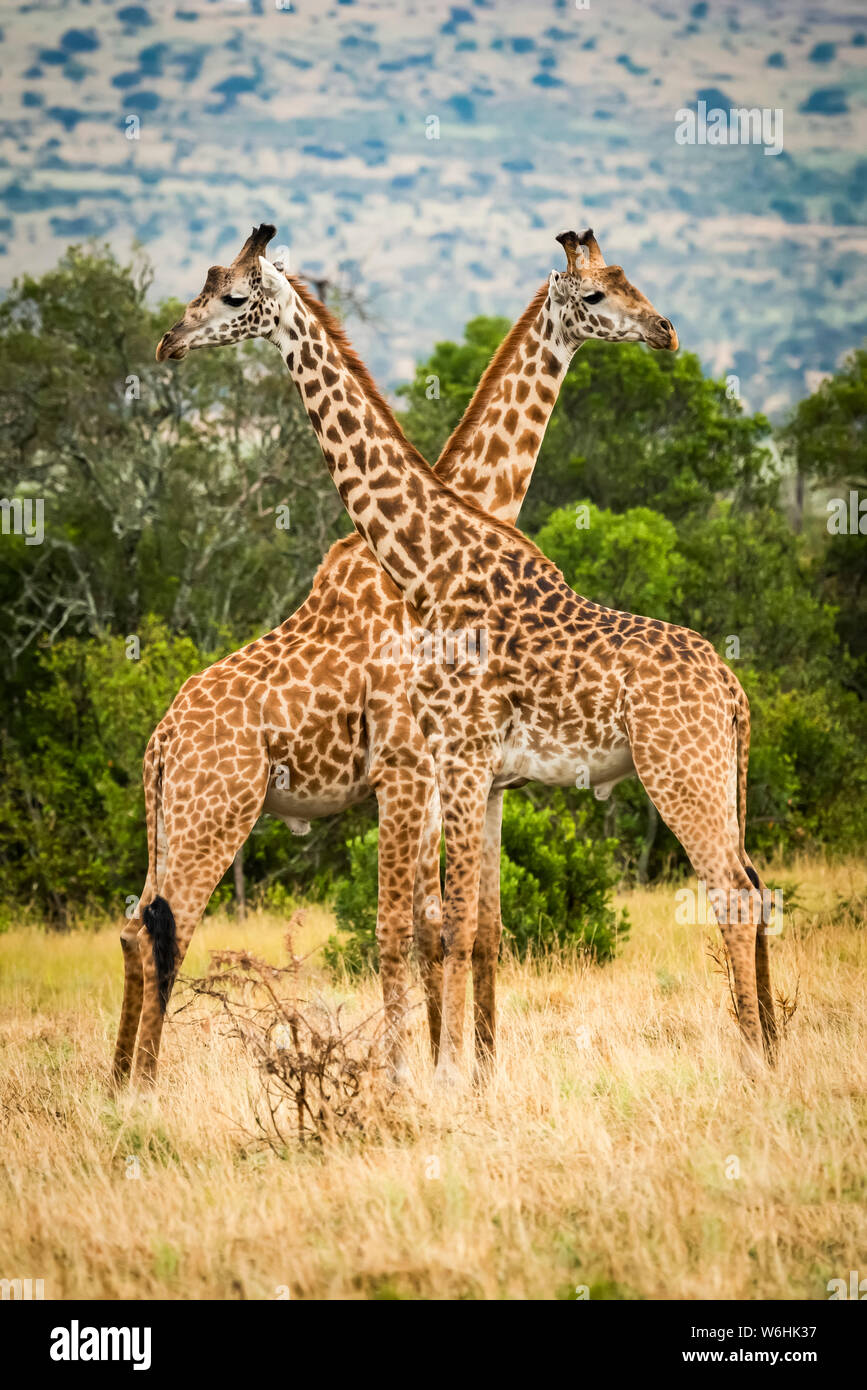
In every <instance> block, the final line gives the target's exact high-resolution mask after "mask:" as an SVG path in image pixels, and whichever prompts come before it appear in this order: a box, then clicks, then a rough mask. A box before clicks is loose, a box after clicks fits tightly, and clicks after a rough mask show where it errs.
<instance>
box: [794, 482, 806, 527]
mask: <svg viewBox="0 0 867 1390" xmlns="http://www.w3.org/2000/svg"><path fill="white" fill-rule="evenodd" d="M804 492H805V485H804V475H803V473H802V472H801V470H800V468H799V469H798V471H797V473H796V474H795V530H796V531H803V529H804Z"/></svg>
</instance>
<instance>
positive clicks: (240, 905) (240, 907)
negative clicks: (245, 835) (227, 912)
mask: <svg viewBox="0 0 867 1390" xmlns="http://www.w3.org/2000/svg"><path fill="white" fill-rule="evenodd" d="M232 869H233V871H234V874H235V911H236V913H237V915H238V920H239V921H240V922H243V921H244V918H245V917H246V916H247V895H246V893H245V891H244V846H243V845H242V846H241V848H240V849H239V850H238V853H237V854H236V855H235V858H234V859H233V860H232Z"/></svg>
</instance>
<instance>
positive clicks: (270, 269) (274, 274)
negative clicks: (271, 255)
mask: <svg viewBox="0 0 867 1390" xmlns="http://www.w3.org/2000/svg"><path fill="white" fill-rule="evenodd" d="M259 270H260V271H261V273H262V291H263V293H264V294H267V295H275V294H279V292H280V290H281V288H285V286H286V280H285V278H284V277H283V276H282V275H281V274H280V272H279V270H278V269H277V267H276V266H273V265H272V264H271V262H270V261H266V259H265V257H264V256H260V257H259Z"/></svg>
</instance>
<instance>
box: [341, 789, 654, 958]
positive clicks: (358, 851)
mask: <svg viewBox="0 0 867 1390" xmlns="http://www.w3.org/2000/svg"><path fill="white" fill-rule="evenodd" d="M587 819H588V814H587V812H586V811H582V810H579V811H577V812H576V811H570V810H569V809H568V806H567V803H566V800H565V798H563V797H560V798H559V799H558V800H556V801H555V803H554V804H552V805H550V806H545V807H543V808H542V809H541V810H537V809H536V808H535V807H534V806H533V805H532V803H531V802H530V800H529V799H528V798H527V797H526V796H522V795H521V794H519V793H508V792H507V793H506V796H505V798H504V809H503V848H502V852H501V856H500V905H501V911H502V918H503V937H504V940H505V941H506V942H508V944H509V945H510V947H511V949H512V950H514V951H515V952H516V953H517V954H518V955H520V956H526V955H527V954H528V952H530V951H533V950H537V951H538V950H545V949H547V948H549V947H552V946H556V947H567V948H568V947H577V948H578V949H580V950H582V951H588V952H589V953H590V954H591V955H592V956H593V957H594V959H596V960H598V961H607V960H611V959H612V958H613V956H614V955H615V953H616V951H617V946H618V943H619V942H621V941H623V940H624V939H625V937H626V936H627V935H628V931H629V918H628V915H627V913H626V912H625V911H620V912H618V911H617V910H616V909H615V908H614V907H613V906H612V904H611V894H612V891H613V889H614V886H615V884H616V882H617V878H618V873H617V869H616V867H615V862H614V850H615V847H616V842H615V841H614V840H605V839H595V840H593V839H590V838H589V835H588V832H587ZM378 842H379V831H378V829H377V828H376V827H374V828H373V829H371V830H369V831H368V832H367V833H366V834H365V835H359V836H356V837H355V838H354V839H352V840H349V841H347V846H346V847H347V852H348V855H349V876H348V877H346V878H341V879H339V880H338V884H337V894H336V897H335V903H334V907H335V914H336V916H337V925H338V927H339V928H340V934H339V935H333V936H331V937H329V939H328V941H327V943H326V945H325V950H324V955H325V960H326V963H327V964H328V965H329V966H330V967H331V968H332V969H342V970H345V971H347V972H348V973H349V974H358V973H360V972H361V971H364V970H368V969H371V968H372V967H373V966H375V964H376V959H377V943H376V902H377V847H378Z"/></svg>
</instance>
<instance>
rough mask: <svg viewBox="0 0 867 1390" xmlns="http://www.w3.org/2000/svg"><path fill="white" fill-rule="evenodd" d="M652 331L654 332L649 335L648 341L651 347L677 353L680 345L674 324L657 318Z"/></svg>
mask: <svg viewBox="0 0 867 1390" xmlns="http://www.w3.org/2000/svg"><path fill="white" fill-rule="evenodd" d="M651 329H652V331H651V332H649V333H648V335H647V341H648V342H649V344H650V346H651V347H653V348H658V349H660V350H661V351H666V352H676V351H677V349H678V347H679V346H680V343H679V340H678V336H677V330H676V329H675V327H674V324H673V323H670V322H669V320H668V319H663V318H657V319H654V321H653V323H652V325H651Z"/></svg>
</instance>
